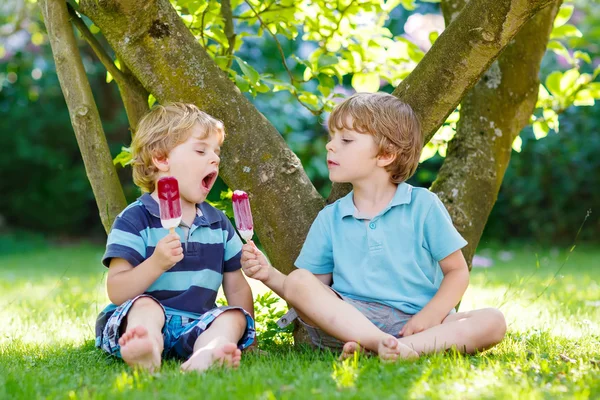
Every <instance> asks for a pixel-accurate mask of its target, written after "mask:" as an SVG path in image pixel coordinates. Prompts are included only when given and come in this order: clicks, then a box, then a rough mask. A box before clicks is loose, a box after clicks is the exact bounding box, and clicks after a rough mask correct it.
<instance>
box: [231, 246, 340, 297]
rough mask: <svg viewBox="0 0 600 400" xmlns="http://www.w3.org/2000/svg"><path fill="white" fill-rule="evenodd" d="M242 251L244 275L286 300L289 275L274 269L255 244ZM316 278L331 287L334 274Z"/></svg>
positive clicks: (243, 248)
mask: <svg viewBox="0 0 600 400" xmlns="http://www.w3.org/2000/svg"><path fill="white" fill-rule="evenodd" d="M242 251H243V252H242V269H243V271H244V273H245V274H246V275H247V276H248V277H250V278H253V279H257V280H259V281H261V282H262V283H264V284H265V285H266V286H267V287H268V288H269V289H271V290H272V291H274V292H275V293H277V295H278V296H279V297H281V298H284V296H283V281H285V278H286V277H287V275H285V274H284V273H282V272H280V271H279V270H278V269H276V268H275V267H273V266H272V265H271V263H269V261H268V260H267V258H266V257H265V255H264V254H263V253H262V252H261V251H260V250H259V249H257V248H256V246H255V245H254V244H252V245H250V244H245V245H244V247H242ZM315 276H316V277H317V279H318V280H320V281H321V282H323V284H325V285H327V286H331V282H332V281H333V279H332V274H315Z"/></svg>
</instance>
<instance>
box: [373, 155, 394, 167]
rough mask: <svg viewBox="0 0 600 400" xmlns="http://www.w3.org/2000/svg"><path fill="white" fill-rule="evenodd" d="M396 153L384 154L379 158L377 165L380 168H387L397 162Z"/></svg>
mask: <svg viewBox="0 0 600 400" xmlns="http://www.w3.org/2000/svg"><path fill="white" fill-rule="evenodd" d="M396 156H397V154H396V153H392V152H384V153H382V154H380V155H378V156H377V165H378V166H380V167H387V166H388V165H390V164H391V163H393V162H394V161H395V160H396Z"/></svg>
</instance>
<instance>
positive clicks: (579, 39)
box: [0, 0, 600, 251]
mask: <svg viewBox="0 0 600 400" xmlns="http://www.w3.org/2000/svg"><path fill="white" fill-rule="evenodd" d="M172 3H173V4H174V6H175V7H176V8H177V9H178V11H179V12H180V14H181V15H182V18H183V20H184V21H185V22H186V24H187V25H188V26H189V27H190V29H191V30H192V32H193V33H194V34H195V35H196V36H197V37H198V40H199V41H200V42H201V43H203V44H204V45H205V48H206V49H207V50H208V51H209V53H210V54H211V55H212V56H213V58H214V59H215V61H216V62H217V63H218V65H219V66H220V67H221V68H222V69H224V70H225V71H227V72H228V73H229V75H230V77H231V79H232V80H233V81H234V82H235V83H236V84H237V85H238V87H239V88H240V90H242V91H243V92H246V93H247V94H248V96H249V97H250V98H251V100H252V101H253V103H254V105H255V106H256V107H257V108H258V109H259V110H260V111H261V112H262V113H263V114H264V115H265V116H266V117H267V118H268V119H269V120H270V121H271V122H272V123H273V124H274V125H275V126H276V127H277V129H278V130H279V132H281V134H282V135H283V137H284V138H285V140H286V141H287V143H288V144H289V145H290V147H291V148H292V150H293V151H294V152H295V153H296V154H297V155H298V156H299V157H300V159H301V160H302V163H303V165H304V168H305V170H306V172H307V174H308V176H309V177H310V179H311V180H312V182H313V183H314V184H315V186H316V187H317V189H318V190H319V192H320V193H321V194H323V195H324V196H326V195H327V194H328V192H329V190H330V187H331V185H330V183H329V180H328V178H327V175H328V173H327V167H326V163H325V143H326V140H327V131H326V129H325V118H326V115H327V114H326V112H327V111H328V110H330V108H331V106H332V105H333V104H334V101H335V100H336V97H344V96H346V95H348V94H351V93H353V92H354V91H355V90H371V91H372V90H378V89H379V90H383V91H387V92H391V91H392V90H393V87H394V86H395V85H397V83H398V82H399V81H400V80H401V79H403V78H404V77H405V76H406V75H407V74H408V73H409V72H410V71H411V70H412V68H414V66H415V65H416V63H417V62H418V61H419V60H420V58H421V57H422V56H423V54H424V52H426V51H427V49H428V48H429V46H430V45H431V43H432V42H433V41H435V39H436V38H437V36H438V34H439V32H441V30H442V28H443V19H442V17H441V15H440V11H439V4H436V1H427V2H421V1H418V2H415V1H412V0H402V1H399V0H398V1H388V2H386V3H382V2H380V1H372V2H369V1H364V2H360V3H359V2H354V1H347V2H346V3H347V4H346V3H344V4H342V5H341V6H340V4H339V3H338V4H337V5H338V7H336V8H334V7H332V6H331V4H332V2H327V1H313V2H294V1H291V0H290V1H285V0H282V1H278V2H259V1H243V2H240V1H233V2H232V15H233V16H234V18H233V21H234V23H235V32H236V36H235V38H233V39H232V38H231V36H228V35H227V34H226V21H224V20H223V18H221V17H220V16H221V14H222V13H221V10H220V3H219V2H217V1H209V2H205V1H198V0H177V1H172ZM342 3H343V2H342ZM359 4H360V7H359ZM269 7H271V8H269ZM353 7H354V8H353ZM356 7H359V8H356ZM316 9H318V10H319V13H320V14H319V15H321V18H316V17H314V16H315V15H317V13H316ZM257 14H258V16H259V17H260V18H259V17H257ZM40 18H41V17H40V13H39V11H38V10H37V5H36V4H35V3H34V2H33V1H26V0H8V1H6V2H3V3H2V5H0V149H1V150H2V154H3V157H0V178H1V179H0V193H2V196H0V233H7V232H8V233H11V232H12V233H14V232H22V231H27V232H34V233H39V234H43V235H45V236H47V237H49V238H53V239H57V238H64V239H68V240H70V239H73V238H87V239H98V240H102V239H103V237H104V231H103V229H102V224H101V223H100V220H99V217H98V212H97V208H96V204H95V201H94V198H93V194H92V191H91V188H90V185H89V183H88V181H87V177H86V175H85V170H84V168H83V163H82V161H81V156H80V153H79V150H78V148H77V143H76V141H75V136H74V134H73V130H72V127H71V124H70V121H69V117H68V111H67V108H66V105H65V102H64V99H63V95H62V93H61V90H60V87H59V84H58V79H57V76H56V72H55V69H54V61H53V59H52V54H51V52H50V46H49V44H48V41H47V38H46V33H45V29H44V26H43V22H42V21H41V20H40ZM87 22H88V24H89V21H87ZM440 24H441V25H440ZM94 28H95V27H94V26H91V30H92V32H97V29H96V30H95V29H94ZM370 34H377V35H378V40H377V41H373V40H369V35H370ZM275 38H276V39H275ZM317 43H321V44H322V45H321V46H319V45H317ZM599 43H600V4H599V3H598V1H586V0H576V1H573V2H569V3H566V4H565V5H564V6H563V10H562V11H561V14H560V16H559V18H558V19H557V23H556V24H555V30H554V32H553V37H552V41H551V43H550V45H549V50H548V52H547V54H546V56H545V58H544V60H543V63H542V70H541V76H540V80H541V82H542V83H543V84H544V85H543V87H542V88H541V89H540V90H541V96H540V101H539V102H538V108H537V109H536V112H535V113H534V117H533V118H532V122H533V125H531V126H529V127H527V128H526V129H525V130H524V131H523V132H522V134H521V136H520V138H519V139H518V140H517V141H516V142H515V144H514V146H513V147H514V148H515V151H513V154H512V160H511V163H510V165H509V168H508V170H507V172H506V176H505V179H504V183H503V186H502V189H501V191H500V194H499V197H498V201H497V203H496V205H495V207H494V210H493V211H492V214H491V216H490V219H489V221H488V225H487V227H486V230H485V232H484V237H483V240H484V241H485V240H500V241H512V240H521V239H525V240H528V239H531V240H536V241H541V242H548V243H549V242H552V243H568V242H570V241H572V240H573V238H574V236H575V234H576V232H577V230H578V228H579V226H580V225H581V223H582V222H583V220H584V217H585V216H586V214H587V212H588V210H592V214H591V216H590V218H589V219H588V220H587V222H586V225H585V227H584V229H583V231H582V234H581V235H582V236H581V238H582V239H584V240H587V241H593V240H594V239H595V238H597V237H598V235H599V234H600V219H599V218H598V214H600V210H598V206H600V157H598V154H599V153H600V134H599V132H600V107H599V106H598V104H597V103H595V102H594V99H595V98H598V97H600V88H599V87H598V85H599V84H598V83H597V82H598V79H595V78H596V77H595V75H594V73H595V71H594V69H596V73H597V72H598V65H599V64H600V47H599ZM106 48H108V46H106ZM80 51H81V53H82V57H83V60H84V64H85V67H86V71H87V73H88V77H89V80H90V83H91V85H92V89H93V92H94V95H95V98H96V103H97V104H98V107H99V111H100V115H101V118H102V121H103V124H104V129H105V132H106V134H107V139H108V143H109V146H110V148H111V152H112V154H113V156H115V157H116V156H117V155H119V154H120V152H121V149H122V147H127V146H128V145H129V143H130V140H131V137H130V132H129V129H128V124H127V118H126V115H125V112H124V109H123V106H122V102H121V100H120V98H119V94H118V91H117V87H116V85H115V84H114V82H110V81H111V79H110V76H107V73H106V70H105V69H104V67H103V66H102V65H101V64H100V63H99V62H98V61H97V58H96V57H95V55H94V54H93V52H92V51H91V50H90V48H89V47H88V46H87V45H86V43H85V42H84V41H83V40H80ZM282 53H283V54H284V57H283V59H285V60H286V62H285V64H284V63H283V62H282V56H281V54H282ZM381 59H384V60H386V62H384V63H381V62H379V60H381ZM594 79H595V82H594ZM290 116H293V118H290ZM457 118H458V114H457V113H454V114H453V115H451V117H450V118H449V120H448V121H447V123H446V124H445V125H444V126H443V127H442V128H441V129H440V131H439V132H438V134H437V135H436V136H435V137H434V139H433V140H432V142H431V143H430V144H429V145H428V146H427V147H426V148H425V150H424V155H423V158H422V161H423V162H422V164H421V166H420V168H419V169H418V171H417V173H416V175H415V176H414V177H413V178H412V179H411V180H410V183H411V184H413V185H416V186H423V187H428V186H430V185H431V183H432V182H433V181H434V180H435V177H436V173H437V171H438V169H439V167H440V166H441V164H442V163H443V156H444V155H445V146H446V143H447V141H448V140H451V138H452V136H453V134H454V127H455V123H456V120H457ZM559 122H560V124H559ZM117 170H118V172H119V176H120V178H121V182H122V183H123V187H124V189H125V192H126V195H127V198H128V200H129V201H132V200H133V199H135V198H136V197H137V196H138V195H139V191H138V190H137V188H136V187H135V186H134V185H133V183H132V181H131V171H130V169H129V167H127V166H125V167H124V166H122V165H120V164H118V165H117ZM242 189H243V188H242ZM226 190H227V187H226V186H225V185H224V183H223V182H221V181H219V182H218V183H217V185H216V186H215V188H214V189H213V190H212V192H211V195H210V197H209V199H210V200H211V201H219V200H221V197H222V196H221V192H222V191H226ZM223 204H227V199H225V200H224V201H223ZM0 251H1V249H0Z"/></svg>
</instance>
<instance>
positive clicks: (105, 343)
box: [96, 294, 256, 359]
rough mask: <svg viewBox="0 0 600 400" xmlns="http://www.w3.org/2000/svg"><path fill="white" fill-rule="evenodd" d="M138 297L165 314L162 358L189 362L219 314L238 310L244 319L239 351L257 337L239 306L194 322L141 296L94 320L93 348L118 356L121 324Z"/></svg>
mask: <svg viewBox="0 0 600 400" xmlns="http://www.w3.org/2000/svg"><path fill="white" fill-rule="evenodd" d="M141 297H149V298H151V299H153V300H154V301H156V303H157V304H159V305H160V306H161V308H162V310H163V312H164V314H165V325H164V327H163V329H162V334H163V338H164V350H163V357H176V358H182V359H188V358H189V357H190V356H191V355H192V353H193V352H194V343H195V342H196V339H198V336H200V335H201V334H202V333H203V332H204V331H205V330H207V329H208V327H209V326H210V324H211V323H212V322H213V321H214V320H215V319H216V318H217V317H218V316H219V315H221V314H223V313H224V312H225V311H228V310H240V311H242V312H243V313H244V315H245V316H246V330H245V331H244V334H243V336H242V338H241V339H240V341H239V342H238V348H239V349H240V350H243V349H245V348H246V347H248V346H250V345H251V344H252V343H253V342H254V337H255V336H256V331H255V329H254V320H253V319H252V317H251V316H250V314H248V312H246V310H244V309H243V308H241V307H217V308H213V309H212V310H209V311H207V312H206V313H204V314H202V315H201V316H200V317H199V318H197V319H194V318H189V317H185V316H182V315H177V314H172V313H169V312H167V311H166V310H165V308H164V307H163V306H162V304H160V302H159V301H158V300H156V299H155V298H154V297H152V296H149V295H144V294H143V295H140V296H137V297H135V298H133V299H131V300H128V301H126V302H125V303H123V304H121V305H120V306H118V307H116V306H114V305H109V306H108V307H106V308H105V309H104V310H103V311H102V312H101V313H100V315H99V316H98V319H97V320H96V347H99V348H101V349H102V350H104V351H106V352H107V353H109V354H111V355H114V356H117V357H121V346H120V345H119V338H120V337H121V334H123V333H124V332H122V331H121V324H122V323H123V320H124V318H125V317H126V316H127V313H128V312H129V310H130V309H131V306H132V305H133V303H134V302H135V301H136V300H137V299H139V298H141ZM115 307H116V308H115Z"/></svg>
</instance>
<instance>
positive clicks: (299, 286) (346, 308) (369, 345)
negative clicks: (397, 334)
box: [283, 269, 418, 360]
mask: <svg viewBox="0 0 600 400" xmlns="http://www.w3.org/2000/svg"><path fill="white" fill-rule="evenodd" d="M283 292H284V297H285V299H286V300H287V301H288V302H290V303H291V304H292V305H293V306H294V308H295V309H296V311H297V312H298V315H300V318H302V320H303V321H304V322H306V323H307V324H309V325H313V326H318V327H319V328H321V329H322V330H324V331H325V332H327V333H328V334H330V335H331V336H333V337H335V338H337V339H339V340H342V341H344V342H357V343H359V344H360V346H362V347H364V348H366V349H368V350H371V351H373V352H376V353H377V354H378V355H379V357H380V358H381V359H383V360H395V359H396V358H398V357H401V358H416V357H418V354H417V353H416V352H415V351H413V350H412V349H410V348H409V347H408V346H406V345H404V344H403V343H400V342H398V341H397V340H396V338H394V337H393V336H391V335H388V334H387V333H385V332H382V331H381V330H379V329H378V328H377V327H376V326H375V325H373V323H371V321H369V320H368V319H367V317H365V316H364V315H363V314H362V313H361V312H360V311H358V310H357V309H356V308H354V307H353V306H352V305H350V304H348V303H346V302H344V301H343V300H341V299H340V298H338V297H337V296H336V295H335V294H334V293H333V292H332V291H331V289H329V288H328V287H327V286H325V285H324V284H323V283H322V282H321V281H319V280H318V279H317V278H316V277H315V276H314V275H313V274H312V273H311V272H309V271H307V270H303V269H298V270H295V271H294V272H292V273H291V274H289V275H288V277H287V278H286V279H285V281H284V283H283Z"/></svg>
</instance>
